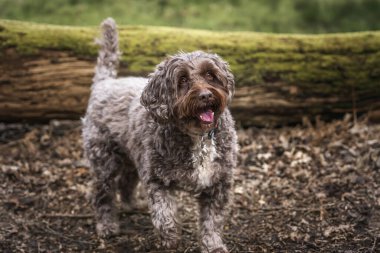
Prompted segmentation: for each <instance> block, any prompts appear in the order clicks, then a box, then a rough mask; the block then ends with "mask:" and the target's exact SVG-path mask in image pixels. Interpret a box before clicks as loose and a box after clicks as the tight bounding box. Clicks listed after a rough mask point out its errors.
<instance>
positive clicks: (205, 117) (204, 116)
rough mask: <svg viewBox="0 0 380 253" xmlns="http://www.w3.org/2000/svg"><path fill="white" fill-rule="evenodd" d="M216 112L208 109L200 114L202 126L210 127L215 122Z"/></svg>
mask: <svg viewBox="0 0 380 253" xmlns="http://www.w3.org/2000/svg"><path fill="white" fill-rule="evenodd" d="M214 114H215V113H214V111H213V110H212V109H211V108H210V109H206V110H205V111H202V112H200V113H199V114H198V119H199V121H200V123H201V124H205V125H209V124H212V123H213V122H214Z"/></svg>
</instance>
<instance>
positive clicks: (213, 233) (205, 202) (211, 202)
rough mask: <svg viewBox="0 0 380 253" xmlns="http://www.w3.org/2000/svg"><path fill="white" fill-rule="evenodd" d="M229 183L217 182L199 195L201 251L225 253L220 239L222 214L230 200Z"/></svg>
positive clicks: (224, 247) (225, 248)
mask: <svg viewBox="0 0 380 253" xmlns="http://www.w3.org/2000/svg"><path fill="white" fill-rule="evenodd" d="M230 190H231V185H230V184H219V185H216V186H214V187H212V188H210V189H207V191H205V192H203V193H202V194H201V195H200V196H199V207H200V211H199V214H200V219H199V221H200V224H199V226H200V238H199V239H200V244H201V251H202V253H206V252H207V253H209V252H210V253H226V252H228V250H227V247H226V246H225V245H224V243H223V240H222V229H223V223H224V215H225V213H226V210H227V208H228V205H229V200H230Z"/></svg>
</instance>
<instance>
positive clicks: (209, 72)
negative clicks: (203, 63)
mask: <svg viewBox="0 0 380 253" xmlns="http://www.w3.org/2000/svg"><path fill="white" fill-rule="evenodd" d="M205 77H206V79H207V80H208V81H214V78H215V77H214V74H213V73H211V71H207V72H206V75H205Z"/></svg>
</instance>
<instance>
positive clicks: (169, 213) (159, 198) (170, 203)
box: [148, 184, 179, 249]
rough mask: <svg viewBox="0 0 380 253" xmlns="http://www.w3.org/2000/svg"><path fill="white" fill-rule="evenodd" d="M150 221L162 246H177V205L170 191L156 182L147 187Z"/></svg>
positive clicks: (168, 247)
mask: <svg viewBox="0 0 380 253" xmlns="http://www.w3.org/2000/svg"><path fill="white" fill-rule="evenodd" d="M148 196H149V207H150V209H151V215H152V223H153V226H154V227H155V229H156V231H157V232H158V234H159V236H160V239H161V243H162V246H163V247H165V248H167V249H175V248H177V245H178V241H179V230H178V218H177V206H176V203H175V201H174V198H173V196H172V195H171V193H170V191H169V190H167V189H164V188H162V187H161V186H159V185H157V184H153V185H150V186H149V187H148Z"/></svg>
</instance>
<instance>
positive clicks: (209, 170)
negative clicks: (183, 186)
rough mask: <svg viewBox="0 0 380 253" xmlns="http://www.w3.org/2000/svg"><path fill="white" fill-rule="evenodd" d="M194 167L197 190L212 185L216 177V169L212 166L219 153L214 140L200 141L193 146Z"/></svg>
mask: <svg viewBox="0 0 380 253" xmlns="http://www.w3.org/2000/svg"><path fill="white" fill-rule="evenodd" d="M192 150H193V157H192V161H193V167H194V172H193V174H192V176H193V178H194V180H195V181H196V184H197V188H205V187H209V186H211V185H212V182H213V178H214V175H215V172H216V171H215V168H214V167H213V166H212V163H213V162H214V160H215V158H216V157H217V156H218V153H217V151H216V148H215V142H214V140H213V139H201V138H200V139H199V140H197V141H196V142H195V144H194V146H193V149H192Z"/></svg>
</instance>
